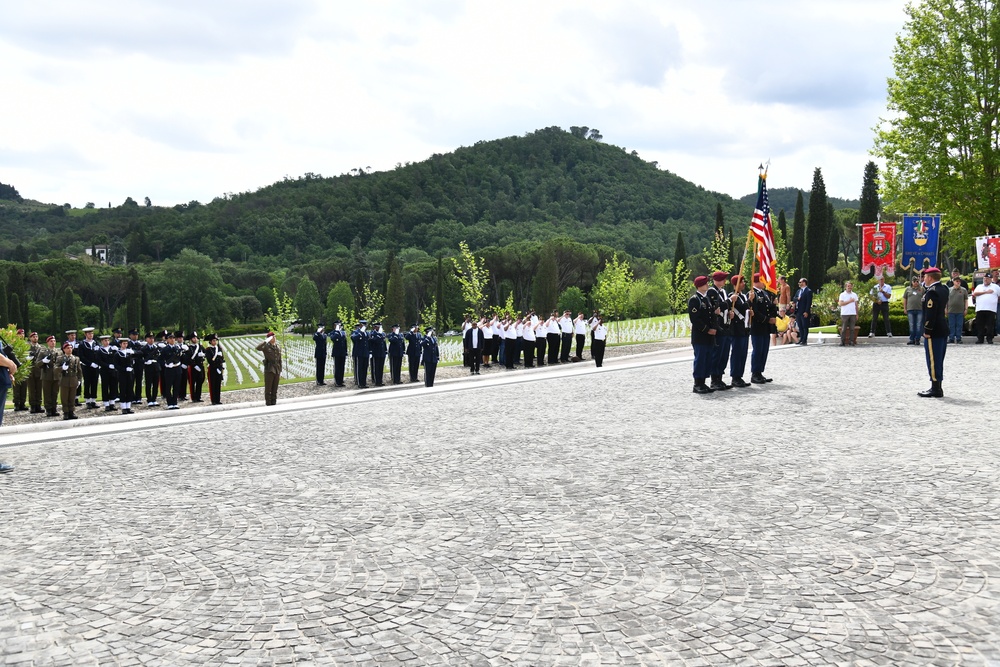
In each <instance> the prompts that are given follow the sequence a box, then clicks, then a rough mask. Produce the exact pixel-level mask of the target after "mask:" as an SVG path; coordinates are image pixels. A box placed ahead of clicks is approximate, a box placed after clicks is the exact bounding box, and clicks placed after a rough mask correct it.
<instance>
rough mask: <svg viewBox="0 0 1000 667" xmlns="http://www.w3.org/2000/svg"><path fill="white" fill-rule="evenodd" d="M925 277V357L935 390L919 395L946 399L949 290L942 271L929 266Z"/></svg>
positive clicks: (924, 274)
mask: <svg viewBox="0 0 1000 667" xmlns="http://www.w3.org/2000/svg"><path fill="white" fill-rule="evenodd" d="M920 275H922V276H923V277H924V296H923V299H922V301H921V305H922V310H923V315H924V356H925V357H926V359H927V374H928V375H930V377H931V388H930V389H926V390H924V391H918V392H917V396H920V397H922V398H944V390H943V389H942V388H941V382H942V381H943V380H944V354H945V352H947V350H948V315H947V311H948V288H947V287H945V286H944V285H942V284H941V269H939V268H937V267H936V266H929V267H927V268H926V269H924V270H923V271H921V272H920Z"/></svg>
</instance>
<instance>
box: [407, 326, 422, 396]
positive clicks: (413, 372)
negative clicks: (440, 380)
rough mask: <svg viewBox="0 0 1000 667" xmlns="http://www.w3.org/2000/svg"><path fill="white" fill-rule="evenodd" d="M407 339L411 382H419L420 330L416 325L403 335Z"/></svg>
mask: <svg viewBox="0 0 1000 667" xmlns="http://www.w3.org/2000/svg"><path fill="white" fill-rule="evenodd" d="M403 338H405V339H406V363H407V365H408V366H409V369H410V382H416V381H417V371H418V370H419V369H420V350H421V345H420V340H421V338H423V336H421V335H420V329H418V328H417V325H416V324H414V325H413V327H412V328H411V329H410V330H409V331H407V332H406V333H405V334H403Z"/></svg>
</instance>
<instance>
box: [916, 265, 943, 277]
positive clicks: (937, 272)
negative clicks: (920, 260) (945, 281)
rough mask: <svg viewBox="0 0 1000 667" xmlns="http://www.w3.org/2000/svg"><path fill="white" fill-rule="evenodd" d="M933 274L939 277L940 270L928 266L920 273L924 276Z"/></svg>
mask: <svg viewBox="0 0 1000 667" xmlns="http://www.w3.org/2000/svg"><path fill="white" fill-rule="evenodd" d="M935 273H936V274H937V275H941V269H939V268H938V267H936V266H928V267H927V268H926V269H924V270H923V271H921V272H920V275H922V276H926V275H928V274H935Z"/></svg>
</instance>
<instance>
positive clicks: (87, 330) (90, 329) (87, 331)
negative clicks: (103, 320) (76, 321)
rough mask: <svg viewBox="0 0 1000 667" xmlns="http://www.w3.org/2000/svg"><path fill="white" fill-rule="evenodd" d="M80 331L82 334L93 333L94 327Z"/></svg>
mask: <svg viewBox="0 0 1000 667" xmlns="http://www.w3.org/2000/svg"><path fill="white" fill-rule="evenodd" d="M80 331H82V332H83V333H93V332H94V327H84V328H82V329H80Z"/></svg>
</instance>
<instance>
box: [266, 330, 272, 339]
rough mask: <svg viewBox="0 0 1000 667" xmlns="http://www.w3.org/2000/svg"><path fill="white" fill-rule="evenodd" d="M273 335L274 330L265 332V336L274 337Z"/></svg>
mask: <svg viewBox="0 0 1000 667" xmlns="http://www.w3.org/2000/svg"><path fill="white" fill-rule="evenodd" d="M273 337H274V332H273V331H268V332H267V333H266V334H264V338H273Z"/></svg>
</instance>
